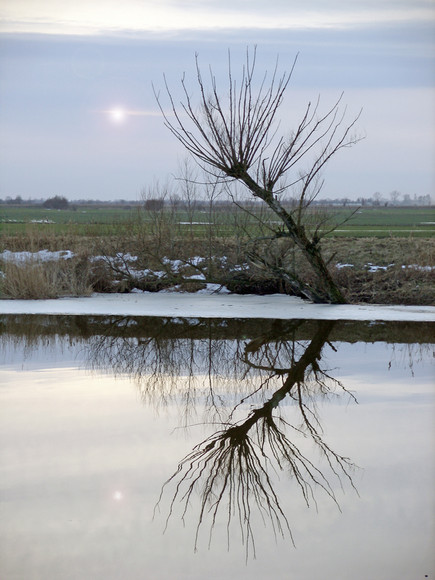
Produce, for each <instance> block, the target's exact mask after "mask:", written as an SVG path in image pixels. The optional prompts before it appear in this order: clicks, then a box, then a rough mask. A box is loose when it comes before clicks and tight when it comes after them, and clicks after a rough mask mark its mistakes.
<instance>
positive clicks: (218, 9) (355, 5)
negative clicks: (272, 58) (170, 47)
mask: <svg viewBox="0 0 435 580" xmlns="http://www.w3.org/2000/svg"><path fill="white" fill-rule="evenodd" d="M433 19H434V10H433V5H432V3H431V2H429V1H427V0H414V1H413V2H410V1H409V0H390V1H389V0H385V1H384V2H382V3H379V2H370V1H369V2H367V1H365V2H362V1H360V2H358V1H357V2H352V3H349V2H344V1H343V0H335V1H332V2H327V3H325V2H324V1H322V0H317V1H314V2H310V4H309V7H307V5H306V4H301V3H300V2H296V1H292V0H287V1H285V0H270V1H269V2H267V3H264V2H259V1H257V0H254V1H248V0H238V1H232V2H230V1H228V0H224V1H223V2H222V1H220V0H219V1H218V0H177V1H174V0H145V1H144V0H126V1H125V2H122V3H120V2H118V1H115V0H93V1H92V2H88V1H86V0H76V1H75V2H73V3H71V2H69V1H62V0H39V1H38V2H37V3H35V2H34V0H15V1H14V2H7V3H4V5H3V8H2V9H1V12H0V21H1V26H2V30H3V32H9V33H10V32H15V33H29V32H33V33H42V34H70V35H101V34H112V35H117V34H121V33H126V32H127V31H130V32H136V33H143V32H154V33H156V32H157V33H165V32H174V31H183V30H184V31H191V30H216V29H221V30H225V29H226V30H231V29H232V30H248V29H258V30H261V29H263V30H265V29H282V30H284V29H288V30H297V29H322V28H345V27H349V26H364V25H373V24H374V23H378V24H379V23H384V24H385V23H389V24H392V23H405V22H406V23H410V22H413V21H420V22H422V21H428V20H433Z"/></svg>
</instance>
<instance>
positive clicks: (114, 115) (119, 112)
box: [108, 107, 127, 123]
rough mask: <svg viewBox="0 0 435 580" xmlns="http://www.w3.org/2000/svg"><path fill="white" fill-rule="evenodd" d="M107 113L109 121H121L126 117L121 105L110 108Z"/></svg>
mask: <svg viewBox="0 0 435 580" xmlns="http://www.w3.org/2000/svg"><path fill="white" fill-rule="evenodd" d="M108 113H109V117H110V119H111V121H113V122H114V123H123V122H124V121H125V120H126V118H127V112H126V111H125V109H122V108H121V107H116V108H114V109H110V111H109V112H108Z"/></svg>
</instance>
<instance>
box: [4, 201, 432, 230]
mask: <svg viewBox="0 0 435 580" xmlns="http://www.w3.org/2000/svg"><path fill="white" fill-rule="evenodd" d="M257 211H259V210H258V209H254V210H253V211H252V213H255V212H257ZM314 211H315V212H316V213H317V212H319V211H320V212H322V213H323V214H328V215H329V217H330V220H331V222H330V223H338V224H340V222H342V221H343V220H344V219H346V218H347V217H349V215H350V213H351V212H352V211H353V210H349V209H346V208H334V207H328V208H320V209H319V208H318V207H316V208H314ZM164 212H171V216H170V219H171V220H172V223H174V224H176V225H177V226H179V228H180V231H183V230H186V231H187V230H189V231H190V233H191V234H192V233H194V235H196V236H198V237H204V236H205V235H206V233H207V230H208V228H209V224H210V223H212V224H213V226H214V227H215V232H214V233H215V234H217V235H220V236H228V235H232V234H233V233H234V230H235V228H236V227H237V224H239V225H240V224H243V227H245V228H247V229H248V230H250V231H251V232H252V234H255V233H256V229H257V225H258V224H257V221H256V219H255V217H254V216H253V215H251V216H250V215H248V214H246V213H245V212H242V211H241V210H240V209H237V208H236V207H235V206H224V207H218V208H214V209H213V212H212V214H209V213H208V212H207V211H206V210H196V211H193V212H190V213H188V212H187V211H185V210H182V209H180V210H176V211H174V210H164ZM156 215H157V214H156V213H155V212H154V213H152V212H146V211H143V210H141V209H140V208H139V207H138V206H137V207H134V206H133V207H132V206H126V207H122V206H116V207H112V206H101V207H96V206H78V207H77V208H76V209H66V210H48V209H46V208H42V207H32V206H7V205H2V206H0V233H1V234H2V235H5V236H9V235H10V236H15V235H31V234H40V233H44V234H49V233H51V234H54V235H56V234H57V235H58V234H69V235H85V236H104V235H113V234H116V233H117V232H119V231H120V230H122V228H123V227H128V228H130V227H134V226H135V225H138V224H140V225H141V226H142V227H145V228H147V227H149V228H150V230H151V228H152V227H153V226H155V224H156V223H157V221H156ZM263 217H267V214H264V215H263ZM268 219H270V221H271V222H273V223H274V224H275V225H276V224H277V221H276V220H277V218H276V216H274V215H271V214H269V216H268ZM315 220H316V218H315V217H314V221H315ZM328 229H329V228H328ZM331 235H334V236H340V237H342V236H345V237H348V236H351V237H385V236H394V237H406V236H417V237H434V236H435V208H434V207H404V208H402V207H391V208H389V207H379V208H377V207H370V208H365V207H363V208H360V209H358V210H357V211H356V213H354V215H353V216H352V217H351V218H350V219H349V220H348V221H346V222H345V223H342V224H341V225H338V227H337V229H336V230H335V231H334V232H333V233H332V234H331Z"/></svg>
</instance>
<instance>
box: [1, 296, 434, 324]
mask: <svg viewBox="0 0 435 580" xmlns="http://www.w3.org/2000/svg"><path fill="white" fill-rule="evenodd" d="M0 314H62V315H78V314H80V315H94V316H98V315H104V316H110V315H118V316H168V317H183V318H279V319H284V320H288V319H296V318H306V319H312V320H313V319H315V320H380V321H388V320H403V321H417V322H424V321H428V322H435V307H433V306H383V305H379V306H378V305H358V304H350V305H330V304H311V303H309V302H305V301H304V300H301V299H300V298H295V297H290V296H286V295H284V294H272V295H268V296H257V295H244V296H241V295H237V294H198V293H197V294H189V293H185V294H183V293H180V292H174V293H170V292H168V293H162V292H159V293H149V292H141V293H138V292H136V293H132V294H94V295H92V296H89V297H80V298H58V299H56V300H0Z"/></svg>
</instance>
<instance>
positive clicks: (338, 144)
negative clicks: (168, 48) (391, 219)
mask: <svg viewBox="0 0 435 580" xmlns="http://www.w3.org/2000/svg"><path fill="white" fill-rule="evenodd" d="M296 60H297V57H296V58H295V60H294V62H293V65H292V67H291V69H290V72H284V73H283V74H282V75H281V76H278V67H277V65H276V66H275V68H274V70H273V73H272V74H271V75H270V78H269V76H268V73H267V71H266V73H265V74H264V76H263V77H262V78H261V79H260V80H259V82H258V83H257V79H256V75H255V71H256V50H255V49H254V50H253V51H249V50H247V52H246V62H245V64H244V66H243V67H242V71H241V77H240V80H239V81H238V80H237V79H236V78H235V77H234V76H233V71H232V65H231V59H230V57H229V61H228V86H227V93H228V94H227V95H226V96H222V94H221V93H220V91H219V90H218V86H217V81H216V77H215V76H214V73H213V71H212V70H211V69H210V78H209V81H208V82H206V81H205V80H204V78H203V75H202V73H201V68H200V65H199V62H198V55H196V81H197V89H198V91H199V95H198V96H199V107H197V106H196V104H195V103H194V101H193V98H192V97H191V95H190V92H189V89H188V86H187V82H186V79H185V77H184V76H183V78H182V80H181V85H182V90H183V99H182V101H181V102H180V103H179V105H177V104H176V102H175V99H174V97H173V93H172V91H171V89H170V88H169V86H168V83H167V81H166V78H165V88H166V93H167V96H168V98H169V104H170V113H167V112H165V109H164V106H163V104H162V101H161V98H160V96H159V94H158V93H157V92H156V91H155V94H156V99H157V102H158V104H159V106H160V109H161V112H162V114H163V116H164V119H165V125H166V126H167V127H168V129H169V130H170V131H171V132H172V133H173V135H175V137H176V138H177V139H178V140H179V141H180V142H181V143H182V145H183V146H184V147H185V148H186V149H187V151H188V152H189V153H190V154H191V155H193V157H194V158H195V159H196V160H197V161H198V162H199V163H200V164H201V165H202V167H203V168H205V169H206V170H208V171H209V172H210V173H212V174H213V175H214V176H216V175H217V176H218V177H220V178H221V179H222V180H223V181H238V182H240V183H243V184H244V185H245V186H246V187H247V188H248V190H249V191H250V193H251V194H252V195H253V196H255V197H256V198H259V199H261V200H262V201H263V202H264V203H266V204H267V206H268V207H269V208H270V209H271V210H272V211H273V212H274V213H275V214H276V215H277V216H278V217H279V218H280V221H281V223H282V228H281V229H279V230H277V231H275V232H274V237H276V238H281V237H287V238H290V239H291V240H292V241H293V242H294V244H295V245H296V246H297V247H298V248H299V249H300V250H301V251H302V253H303V255H304V256H305V258H306V259H307V260H308V262H309V264H310V265H311V267H312V269H313V271H314V272H315V274H316V278H317V284H316V285H315V286H314V285H309V284H308V283H307V282H306V281H303V280H301V279H300V278H299V277H298V276H297V274H296V272H286V273H285V276H286V278H287V279H288V282H289V283H290V285H291V287H292V288H293V290H294V291H295V292H296V293H297V294H299V295H301V296H304V297H306V298H309V299H311V300H313V301H314V302H332V303H344V302H345V299H344V297H343V295H342V294H341V292H340V290H339V288H338V287H337V285H336V284H335V282H334V280H333V279H332V276H331V274H330V272H329V271H328V268H327V265H326V263H325V261H324V259H323V257H322V253H321V249H320V244H319V242H320V239H321V237H322V233H323V232H322V229H323V225H324V224H318V226H317V227H315V228H310V229H308V228H307V227H306V225H305V224H304V219H303V217H304V214H305V212H306V210H307V208H308V207H309V205H310V204H311V203H312V201H313V200H314V199H315V198H316V196H317V195H318V193H319V191H320V190H321V188H322V185H323V182H322V180H321V171H322V170H323V168H324V167H325V165H326V164H327V162H328V161H329V160H330V159H331V157H333V156H334V155H335V154H336V153H337V152H338V151H339V150H340V149H342V148H344V147H349V146H351V145H354V144H355V143H357V142H358V140H359V138H358V137H355V136H354V135H353V134H352V130H353V128H354V126H355V123H356V121H357V119H358V118H359V114H358V115H357V116H356V117H355V118H354V119H353V120H352V121H351V122H346V120H345V117H346V108H345V107H343V106H342V103H341V101H342V96H341V97H340V98H339V99H338V100H337V101H336V102H335V103H334V104H333V105H332V107H330V108H329V109H328V110H327V111H326V112H325V113H320V108H319V105H320V99H318V100H317V102H316V103H314V104H313V103H311V102H310V103H308V105H307V107H306V109H305V112H304V113H303V115H302V118H301V120H300V122H299V124H298V126H297V127H296V129H294V130H293V131H292V132H291V133H290V134H289V135H288V136H287V137H285V136H281V137H280V136H278V134H277V130H278V125H277V122H276V121H277V119H276V117H277V113H278V110H279V108H280V105H281V104H282V102H283V98H284V94H285V91H286V89H287V87H288V84H289V82H290V79H291V76H292V73H293V69H294V67H295V64H296ZM308 158H310V159H309V163H308V168H307V169H301V163H302V162H305V161H306V160H308ZM289 190H291V191H293V192H295V195H296V198H297V203H296V204H295V207H294V208H292V209H287V208H286V207H285V205H284V203H283V195H282V194H283V193H284V192H285V191H289Z"/></svg>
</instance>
